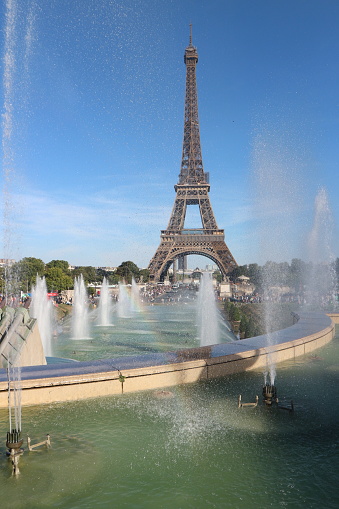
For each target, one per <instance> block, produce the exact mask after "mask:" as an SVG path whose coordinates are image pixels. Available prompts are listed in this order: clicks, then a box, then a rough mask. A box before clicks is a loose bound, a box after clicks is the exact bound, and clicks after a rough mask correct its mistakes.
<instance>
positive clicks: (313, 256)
mask: <svg viewBox="0 0 339 509" xmlns="http://www.w3.org/2000/svg"><path fill="white" fill-rule="evenodd" d="M333 228H334V222H333V216H332V212H331V208H330V204H329V200H328V196H327V192H326V189H325V188H320V189H319V191H318V193H317V195H316V197H315V200H314V217H313V225H312V229H311V231H310V233H309V235H308V238H307V259H308V261H309V262H310V264H311V269H310V271H309V274H308V280H307V281H306V283H307V287H308V292H307V298H306V303H307V304H310V305H313V306H317V305H319V304H320V305H326V304H327V303H329V301H332V300H334V293H335V288H336V284H337V281H336V273H335V267H334V254H333V246H332V243H333Z"/></svg>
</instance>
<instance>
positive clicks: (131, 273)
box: [116, 261, 140, 284]
mask: <svg viewBox="0 0 339 509" xmlns="http://www.w3.org/2000/svg"><path fill="white" fill-rule="evenodd" d="M116 274H117V275H118V276H120V280H125V282H126V283H129V284H130V283H131V282H132V277H134V279H135V281H139V278H140V270H139V268H138V267H137V266H136V265H135V263H133V262H131V261H127V262H122V264H121V265H119V267H118V268H117V270H116Z"/></svg>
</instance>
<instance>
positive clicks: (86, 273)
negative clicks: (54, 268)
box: [72, 266, 97, 284]
mask: <svg viewBox="0 0 339 509" xmlns="http://www.w3.org/2000/svg"><path fill="white" fill-rule="evenodd" d="M81 274H82V275H83V278H84V282H85V283H86V284H89V283H95V282H96V277H97V271H96V270H95V268H94V267H91V266H84V267H77V268H76V269H74V270H73V272H72V277H73V279H75V278H76V277H79V276H80V275H81Z"/></svg>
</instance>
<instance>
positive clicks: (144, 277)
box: [139, 269, 149, 283]
mask: <svg viewBox="0 0 339 509" xmlns="http://www.w3.org/2000/svg"><path fill="white" fill-rule="evenodd" d="M139 274H140V281H142V282H143V283H148V281H149V270H148V269H140V272H139Z"/></svg>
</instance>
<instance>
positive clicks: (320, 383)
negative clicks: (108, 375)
mask: <svg viewBox="0 0 339 509" xmlns="http://www.w3.org/2000/svg"><path fill="white" fill-rule="evenodd" d="M80 4H81V3H80ZM80 4H79V8H80ZM13 12H14V11H13ZM77 283H79V282H77ZM78 286H79V288H78V290H79V293H81V292H80V287H81V285H80V284H79V285H78ZM122 291H123V290H122ZM76 300H77V299H76V298H75V301H76ZM85 300H86V296H85V295H83V296H82V297H81V298H79V300H78V302H79V307H80V308H81V309H82V310H83V306H82V304H81V303H84V302H85ZM122 300H123V299H122ZM74 304H75V302H74ZM80 304H81V305H80ZM154 307H156V306H154ZM179 311H180V310H179ZM74 312H75V314H76V313H77V310H76V307H74ZM177 313H178V311H177ZM80 314H81V313H79V316H80ZM84 321H85V322H87V316H85V320H84ZM148 323H150V324H151V323H152V322H151V320H150V321H149V322H148ZM74 325H75V324H74ZM168 327H169V329H168V330H167V331H166V332H172V333H173V327H171V329H170V326H168ZM76 328H77V327H74V329H76ZM156 332H157V331H156ZM175 332H176V333H177V331H175ZM73 335H77V333H76V332H75V330H74V332H73ZM84 335H86V333H80V334H79V336H84ZM147 337H149V331H147ZM165 337H166V334H165V335H164V337H163V338H162V339H164V338H165ZM163 345H164V346H163V347H164V348H165V347H166V344H165V341H164V343H163ZM156 346H157V347H159V345H156ZM158 349H159V348H158ZM156 351H158V350H156ZM321 355H322V357H321V360H320V361H319V362H318V363H315V362H313V361H312V360H311V359H309V357H308V356H305V357H304V358H301V359H300V360H293V361H290V362H287V363H285V364H284V366H283V369H282V370H281V372H280V373H279V380H280V383H281V384H282V385H283V386H284V388H285V391H286V392H287V393H293V395H295V397H296V398H297V400H298V401H300V402H302V403H300V404H299V406H298V410H300V411H299V412H297V417H296V419H293V420H292V419H288V418H287V419H283V418H282V419H280V420H278V419H275V418H274V416H272V414H271V415H270V416H269V417H268V416H267V413H265V412H264V411H262V408H260V407H259V406H256V407H255V408H254V411H253V412H249V413H247V414H246V413H243V414H242V415H241V418H239V412H238V409H237V408H235V405H234V400H235V396H236V395H237V394H239V390H240V388H241V390H242V391H244V392H245V393H246V392H247V393H249V392H250V391H252V390H253V387H254V386H257V385H258V384H260V380H261V378H262V373H261V372H258V371H257V372H255V371H254V372H247V373H240V374H239V375H238V376H236V377H225V378H221V379H219V380H203V381H200V382H199V383H197V384H190V385H186V386H185V385H180V384H179V385H178V386H176V387H175V388H174V389H173V390H172V391H171V395H173V396H172V397H168V398H167V397H157V396H156V397H155V395H154V393H153V391H145V393H143V394H124V395H123V396H122V395H119V397H111V396H109V397H107V398H105V397H103V398H100V399H93V400H89V401H75V402H64V403H55V404H50V405H44V406H41V405H36V406H34V407H27V408H24V409H23V419H24V422H25V428H26V429H27V430H34V432H35V433H36V434H42V433H43V432H44V430H45V429H50V430H51V431H53V436H54V435H55V440H54V448H53V450H52V451H50V453H48V454H47V452H46V451H40V452H39V455H37V456H36V457H35V458H34V457H33V458H32V461H31V462H30V465H29V468H26V470H25V475H24V476H22V479H20V483H13V482H8V474H7V472H6V470H5V469H3V468H1V469H0V483H1V486H2V493H1V495H2V500H3V501H5V502H4V503H6V504H8V507H15V508H16V509H20V508H24V507H27V505H30V506H32V507H41V506H46V507H47V506H48V507H52V506H59V507H63V508H64V509H66V508H71V507H76V506H79V505H80V506H83V507H95V506H100V507H111V506H112V500H114V503H115V504H116V505H121V506H129V507H133V506H135V507H153V506H154V507H159V503H160V505H163V506H164V507H188V506H190V507H195V508H196V509H200V508H205V507H207V506H215V507H224V506H225V504H226V505H228V506H229V507H252V508H262V507H267V505H268V504H269V505H270V506H272V507H279V506H281V505H286V506H290V507H292V506H293V507H294V506H295V507H304V506H305V504H306V505H308V506H309V507H312V506H314V507H319V506H326V507H329V508H330V507H333V508H334V507H336V505H337V500H338V499H337V489H336V483H337V479H336V475H337V471H338V468H339V465H338V458H337V456H336V455H335V454H334V452H333V450H334V449H333V448H334V444H335V442H336V441H337V439H338V427H337V416H338V412H339V402H338V399H337V398H333V386H334V385H335V382H336V378H337V376H338V362H339V349H338V338H337V340H336V341H335V342H333V344H329V345H328V346H327V347H326V348H324V349H323V351H322V354H321ZM15 376H16V375H14V377H15ZM14 377H13V378H14ZM17 378H19V375H17ZM296 380H297V383H296ZM123 382H124V380H122V381H121V383H123ZM17 401H18V398H17ZM301 410H302V411H301ZM6 417H7V416H6V412H5V411H4V410H3V409H0V426H1V427H2V429H5V426H6V424H5V422H7V418H6ZM13 419H14V420H13V429H14V432H12V431H10V432H9V433H13V436H12V435H11V434H10V435H9V436H8V441H7V442H8V445H10V446H11V445H12V444H19V443H20V442H21V438H20V436H19V433H20V431H21V424H20V420H19V415H17V417H15V416H14V417H13ZM20 419H21V418H20ZM10 428H12V424H11V425H10ZM319 429H321V430H322V432H321V433H319ZM268 436H269V437H270V440H269V448H270V450H269V468H267V461H268V452H267V451H268V449H267V444H268V442H267V437H268ZM112 444H114V454H112ZM18 448H19V447H18ZM14 450H15V449H14ZM249 451H251V454H249ZM13 466H14V465H13ZM272 478H273V479H274V489H271V486H272ZM112 479H113V481H112Z"/></svg>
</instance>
